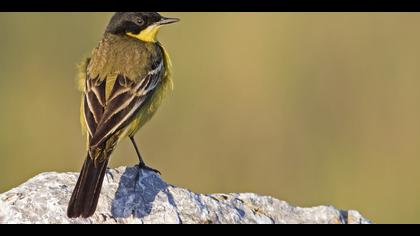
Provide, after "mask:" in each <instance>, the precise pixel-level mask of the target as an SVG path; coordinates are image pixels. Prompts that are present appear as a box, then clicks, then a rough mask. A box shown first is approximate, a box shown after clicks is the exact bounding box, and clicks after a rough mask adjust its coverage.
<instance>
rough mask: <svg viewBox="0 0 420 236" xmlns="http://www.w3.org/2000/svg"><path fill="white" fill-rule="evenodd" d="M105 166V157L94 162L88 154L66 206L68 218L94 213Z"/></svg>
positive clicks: (106, 163)
mask: <svg viewBox="0 0 420 236" xmlns="http://www.w3.org/2000/svg"><path fill="white" fill-rule="evenodd" d="M107 166H108V159H107V158H105V160H104V161H102V162H98V161H97V162H96V163H95V162H94V160H92V158H90V156H89V154H88V156H87V158H86V160H85V163H84V164H83V167H82V171H81V172H80V176H79V179H78V180H77V183H76V187H75V188H74V190H73V194H72V196H71V199H70V203H69V206H68V208H67V216H68V217H69V218H76V217H80V216H81V217H83V218H88V217H90V216H92V215H93V214H94V213H95V210H96V207H97V205H98V200H99V195H100V193H101V189H102V182H103V181H104V177H105V173H106V168H107Z"/></svg>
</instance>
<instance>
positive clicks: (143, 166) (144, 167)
mask: <svg viewBox="0 0 420 236" xmlns="http://www.w3.org/2000/svg"><path fill="white" fill-rule="evenodd" d="M138 167H139V168H140V169H143V170H149V171H153V172H155V173H156V174H158V175H162V174H161V173H160V171H158V170H156V169H153V168H151V167H148V166H147V165H146V164H144V163H140V164H139V165H138Z"/></svg>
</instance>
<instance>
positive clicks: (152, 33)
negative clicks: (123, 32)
mask: <svg viewBox="0 0 420 236" xmlns="http://www.w3.org/2000/svg"><path fill="white" fill-rule="evenodd" d="M160 27H161V25H151V26H149V27H147V28H146V29H144V30H142V31H141V32H140V33H139V34H133V33H127V35H128V36H130V37H133V38H136V39H140V40H141V41H144V42H151V43H156V41H157V39H156V36H157V34H158V33H159V29H160Z"/></svg>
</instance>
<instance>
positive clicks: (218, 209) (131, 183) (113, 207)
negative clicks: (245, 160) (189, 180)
mask: <svg viewBox="0 0 420 236" xmlns="http://www.w3.org/2000/svg"><path fill="white" fill-rule="evenodd" d="M77 177H78V174H77V173H43V174H40V175H38V176H36V177H34V178H32V179H31V180H29V181H27V182H26V183H24V184H22V185H21V186H19V187H17V188H15V189H12V190H10V191H9V192H6V193H3V194H0V223H45V224H46V223H48V224H51V223H53V224H55V223H58V224H62V223H82V224H84V223H118V224H127V223H147V224H149V223H174V224H178V223H187V224H190V223H200V224H201V223H203V224H212V223H223V224H225V223H233V224H238V223H245V224H247V223H251V224H253V223H263V224H272V223H299V224H301V223H316V224H318V223H332V224H341V223H351V224H353V223H356V224H360V223H361V224H368V223H370V221H369V220H367V219H366V218H364V217H363V216H361V215H360V214H359V213H358V212H357V211H340V210H337V209H335V208H334V207H331V206H319V207H313V208H300V207H294V206H291V205H289V204H288V203H286V202H284V201H280V200H277V199H274V198H272V197H267V196H259V195H256V194H253V193H239V194H236V193H235V194H211V195H203V194H196V193H193V192H191V191H189V190H187V189H183V188H178V187H175V186H172V185H170V184H168V183H166V182H165V181H163V180H162V179H161V178H160V176H158V175H156V174H155V173H153V172H150V171H144V170H141V171H139V169H138V168H137V167H127V168H126V167H120V168H117V169H110V170H109V171H108V173H107V175H106V178H105V181H104V186H103V189H102V193H101V197H100V200H99V204H98V209H97V211H96V213H95V215H94V216H93V217H91V218H88V219H81V218H79V219H69V218H67V217H66V209H67V203H68V201H69V198H70V195H71V192H72V190H73V187H74V184H75V183H76V180H77Z"/></svg>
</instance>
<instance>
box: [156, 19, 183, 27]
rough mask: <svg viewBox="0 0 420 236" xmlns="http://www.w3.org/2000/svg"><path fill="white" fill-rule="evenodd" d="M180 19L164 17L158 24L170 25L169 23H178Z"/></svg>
mask: <svg viewBox="0 0 420 236" xmlns="http://www.w3.org/2000/svg"><path fill="white" fill-rule="evenodd" d="M178 21H179V19H178V18H167V17H162V19H161V20H160V21H158V22H157V24H158V25H168V24H172V23H176V22H178Z"/></svg>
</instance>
